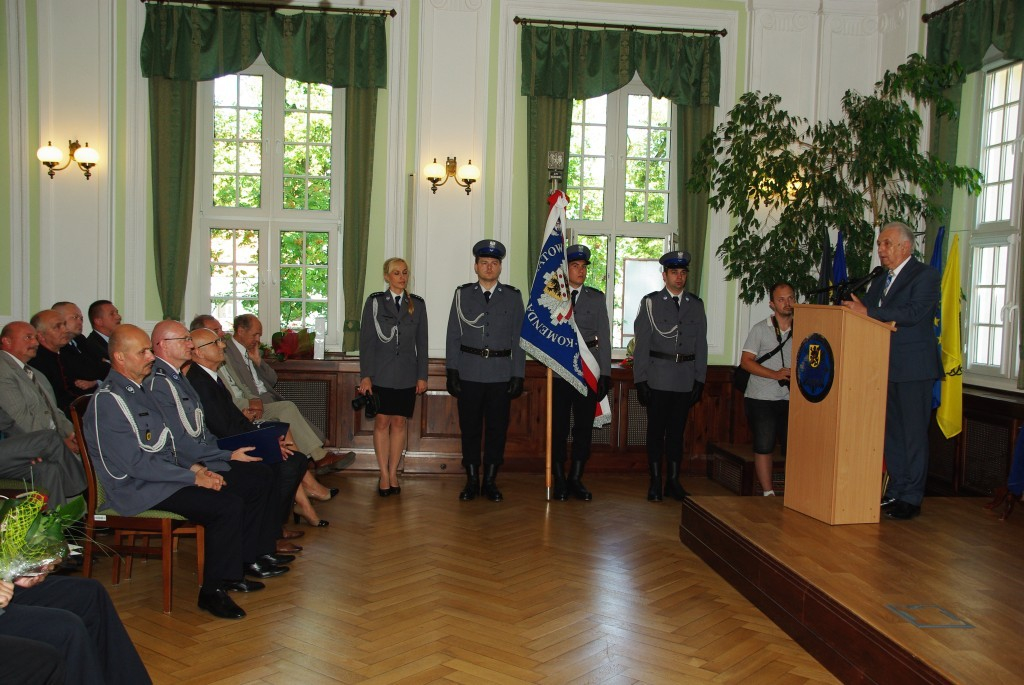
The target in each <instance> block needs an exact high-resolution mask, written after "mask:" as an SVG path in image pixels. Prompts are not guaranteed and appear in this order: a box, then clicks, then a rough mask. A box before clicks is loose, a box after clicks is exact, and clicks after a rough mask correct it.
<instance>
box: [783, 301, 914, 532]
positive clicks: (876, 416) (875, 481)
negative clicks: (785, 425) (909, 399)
mask: <svg viewBox="0 0 1024 685" xmlns="http://www.w3.org/2000/svg"><path fill="white" fill-rule="evenodd" d="M893 330H895V327H894V326H893V325H892V324H890V323H884V322H881V321H877V320H875V319H872V318H870V317H868V316H864V315H862V314H857V313H854V312H852V311H850V310H849V309H845V308H843V307H832V306H824V305H797V306H796V307H795V312H794V317H793V361H792V364H793V366H792V368H793V377H792V379H791V381H790V391H789V442H788V448H787V451H786V491H785V502H784V504H785V506H787V507H789V508H790V509H794V510H796V511H799V512H800V513H802V514H807V515H808V516H810V517H812V518H816V519H818V520H819V521H824V522H825V523H828V524H830V525H837V524H844V523H878V519H879V503H880V501H881V497H882V447H883V440H884V437H885V398H886V386H887V384H888V379H889V337H890V335H891V334H892V331H893ZM809 338H810V339H809ZM805 341H807V344H806V349H807V350H808V352H809V354H808V355H807V357H806V360H805V361H803V362H801V359H802V357H801V355H800V353H799V350H800V348H801V347H802V346H804V343H805ZM829 348H830V350H831V354H829ZM801 363H803V364H804V370H805V373H804V374H803V377H804V378H806V379H808V383H807V385H806V387H807V388H808V393H809V394H810V396H811V397H812V398H813V399H814V400H816V401H811V400H809V399H808V398H807V397H806V396H805V394H804V392H802V391H801V390H800V388H799V387H798V375H800V374H801V369H799V368H798V367H799V366H800V365H801ZM829 364H831V369H832V373H831V374H829V373H828V366H827V365H829ZM829 381H830V382H831V385H830V386H829V387H826V384H827V383H828V382H829Z"/></svg>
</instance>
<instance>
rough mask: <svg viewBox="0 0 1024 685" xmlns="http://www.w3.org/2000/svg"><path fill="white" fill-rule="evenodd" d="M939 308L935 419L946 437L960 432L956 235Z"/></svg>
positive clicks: (961, 404) (961, 378) (961, 391)
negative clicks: (942, 376)
mask: <svg viewBox="0 0 1024 685" xmlns="http://www.w3.org/2000/svg"><path fill="white" fill-rule="evenodd" d="M941 293H942V295H941V297H940V305H939V306H940V309H941V310H942V334H941V336H940V338H939V341H940V343H941V345H942V368H943V369H944V370H945V372H946V380H945V381H943V383H942V404H941V405H939V409H938V411H937V412H936V413H935V418H936V419H937V420H938V422H939V428H941V429H942V434H943V435H945V436H946V437H947V438H951V437H953V436H954V435H958V434H959V433H960V431H961V430H962V429H963V414H964V375H963V374H964V372H963V358H962V356H961V354H960V349H961V348H960V236H959V235H954V236H953V244H952V245H950V246H949V256H948V257H947V258H946V270H945V271H944V272H943V274H942V288H941Z"/></svg>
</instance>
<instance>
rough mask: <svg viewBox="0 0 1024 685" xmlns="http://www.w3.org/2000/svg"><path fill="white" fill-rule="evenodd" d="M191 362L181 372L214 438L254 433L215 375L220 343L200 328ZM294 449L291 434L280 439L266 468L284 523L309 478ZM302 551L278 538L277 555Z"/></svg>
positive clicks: (254, 427) (220, 360)
mask: <svg viewBox="0 0 1024 685" xmlns="http://www.w3.org/2000/svg"><path fill="white" fill-rule="evenodd" d="M192 344H193V346H194V347H193V348H192V363H191V364H189V366H188V370H187V371H186V372H185V378H187V379H188V382H189V383H190V384H191V385H192V387H193V388H194V389H195V391H196V394H197V396H198V398H199V403H200V404H201V405H202V406H203V419H204V420H205V422H206V427H207V428H209V429H210V432H211V433H213V434H214V435H215V436H217V437H218V438H226V437H229V436H232V435H242V434H244V433H248V432H250V431H254V430H257V429H258V428H259V426H257V425H256V424H254V423H253V422H252V421H250V420H249V419H247V418H245V415H244V414H242V412H241V411H240V410H239V409H238V407H236V406H235V403H234V402H233V401H232V399H231V392H230V391H229V390H228V389H227V388H225V387H224V382H223V381H222V380H221V378H220V376H218V375H217V369H218V368H219V367H221V366H222V365H223V364H224V340H223V339H221V338H219V337H217V334H216V333H214V332H213V331H211V330H209V329H206V328H200V329H198V330H195V331H192ZM294 447H295V442H294V439H293V438H292V434H291V431H289V432H288V435H287V438H282V444H281V456H282V458H283V460H282V461H280V462H278V463H276V464H273V465H272V466H271V467H270V468H271V469H272V470H273V471H274V472H275V476H276V481H277V489H276V492H275V497H276V500H277V510H278V516H277V520H278V521H284V520H285V519H286V518H287V517H288V514H289V513H290V512H291V508H292V502H293V501H294V500H295V493H296V491H297V490H298V489H299V483H301V482H302V480H303V478H306V477H311V476H309V475H308V474H309V471H308V470H307V469H306V455H305V454H302V453H301V452H297V451H293V449H292V448H294ZM301 549H302V548H301V547H298V546H296V545H294V544H292V543H290V542H286V541H285V536H284V534H283V532H282V533H281V534H280V535H279V537H278V542H277V553H278V554H289V553H292V552H298V551H300V550H301Z"/></svg>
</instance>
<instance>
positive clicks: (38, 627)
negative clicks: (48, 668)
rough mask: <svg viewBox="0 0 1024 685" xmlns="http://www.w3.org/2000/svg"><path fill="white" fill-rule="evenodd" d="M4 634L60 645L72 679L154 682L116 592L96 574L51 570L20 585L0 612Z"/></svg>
mask: <svg viewBox="0 0 1024 685" xmlns="http://www.w3.org/2000/svg"><path fill="white" fill-rule="evenodd" d="M0 635H7V636H16V637H23V638H28V639H30V640H35V641H37V642H43V643H46V644H48V645H51V646H53V647H55V648H56V649H57V650H58V651H59V652H60V653H61V655H62V656H63V657H64V662H65V665H66V667H67V674H66V680H65V681H64V682H66V683H68V684H69V685H70V684H75V683H82V684H87V685H88V684H92V683H96V684H97V685H103V683H106V684H107V685H121V684H122V683H123V684H124V685H135V684H137V683H138V684H142V685H144V684H145V683H151V682H152V681H151V680H150V678H149V674H148V673H147V672H146V667H145V666H143V664H142V659H140V658H139V653H138V652H137V651H135V645H133V644H132V640H131V638H130V637H129V636H128V633H127V631H126V630H125V629H124V624H122V623H121V617H120V616H118V615H117V609H115V608H114V604H113V603H112V602H111V601H110V595H108V594H107V591H106V590H105V589H104V588H103V586H102V585H101V584H100V583H99V582H98V581H95V580H92V579H91V578H80V577H77V576H50V577H49V578H47V579H46V580H44V581H43V582H42V583H40V584H39V585H36V586H35V587H31V588H15V590H14V598H13V599H12V600H11V603H10V604H9V605H8V606H7V608H6V609H5V610H4V613H3V615H2V616H0ZM18 658H19V659H20V658H21V657H20V656H19V657H18ZM4 661H6V659H4ZM3 682H21V681H7V680H4V681H3ZM43 682H45V681H43Z"/></svg>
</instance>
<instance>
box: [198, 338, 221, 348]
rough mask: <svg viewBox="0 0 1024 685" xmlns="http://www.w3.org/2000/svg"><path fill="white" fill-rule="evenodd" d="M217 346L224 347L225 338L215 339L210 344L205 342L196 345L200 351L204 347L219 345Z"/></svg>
mask: <svg viewBox="0 0 1024 685" xmlns="http://www.w3.org/2000/svg"><path fill="white" fill-rule="evenodd" d="M217 344H220V345H224V344H225V343H224V338H214V339H213V340H211V341H210V342H204V343H203V344H202V345H196V349H197V350H198V349H200V348H202V347H206V346H207V345H217Z"/></svg>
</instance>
